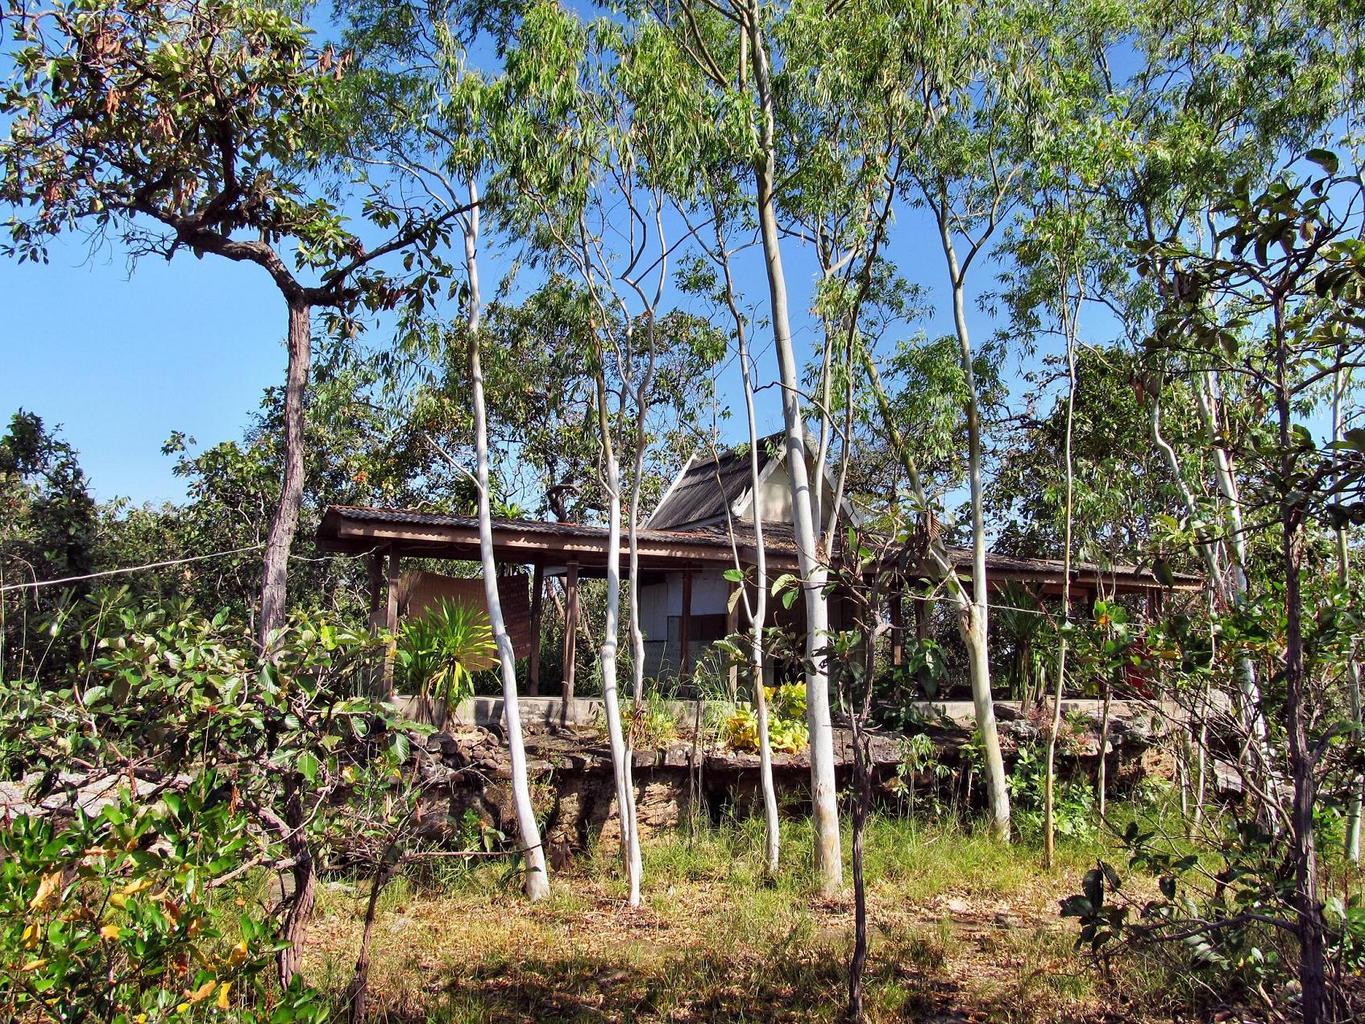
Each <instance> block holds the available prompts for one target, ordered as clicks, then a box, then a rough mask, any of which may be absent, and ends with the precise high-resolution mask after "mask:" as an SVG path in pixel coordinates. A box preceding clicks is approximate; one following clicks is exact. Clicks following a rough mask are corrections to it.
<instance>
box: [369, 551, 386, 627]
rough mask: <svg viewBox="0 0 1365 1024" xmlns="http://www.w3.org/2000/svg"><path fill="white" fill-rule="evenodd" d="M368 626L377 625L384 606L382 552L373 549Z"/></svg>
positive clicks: (371, 555)
mask: <svg viewBox="0 0 1365 1024" xmlns="http://www.w3.org/2000/svg"><path fill="white" fill-rule="evenodd" d="M369 563H370V592H369V599H370V607H369V616H370V625H371V626H375V625H378V617H379V610H380V609H381V608H382V607H383V604H384V552H383V551H381V550H379V549H378V548H375V549H374V550H373V551H372V552H370V558H369Z"/></svg>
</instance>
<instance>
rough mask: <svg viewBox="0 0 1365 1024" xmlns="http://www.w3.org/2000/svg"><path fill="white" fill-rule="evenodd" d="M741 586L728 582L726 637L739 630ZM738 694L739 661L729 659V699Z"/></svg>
mask: <svg viewBox="0 0 1365 1024" xmlns="http://www.w3.org/2000/svg"><path fill="white" fill-rule="evenodd" d="M742 586H744V584H743V583H731V584H730V590H729V593H728V594H727V597H728V599H729V600H728V603H727V604H726V607H725V635H726V636H727V637H731V636H734V635H735V634H736V633H738V632H739V605H740V600H741V598H740V594H739V588H740V587H742ZM739 647H740V649H741V650H743V649H744V644H743V643H741V644H740V645H739ZM738 694H739V662H737V661H731V662H730V699H731V700H735V699H736V698H737V697H738Z"/></svg>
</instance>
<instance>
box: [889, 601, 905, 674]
mask: <svg viewBox="0 0 1365 1024" xmlns="http://www.w3.org/2000/svg"><path fill="white" fill-rule="evenodd" d="M890 611H891V666H892V668H900V667H901V666H902V665H904V664H905V610H904V608H903V607H902V601H901V592H900V591H899V590H897V591H896V592H895V593H894V594H892V595H891V609H890Z"/></svg>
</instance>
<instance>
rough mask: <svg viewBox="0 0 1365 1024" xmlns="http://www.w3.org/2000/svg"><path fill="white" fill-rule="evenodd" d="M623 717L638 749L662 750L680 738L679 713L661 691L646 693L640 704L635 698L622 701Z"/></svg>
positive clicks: (631, 739)
mask: <svg viewBox="0 0 1365 1024" xmlns="http://www.w3.org/2000/svg"><path fill="white" fill-rule="evenodd" d="M621 718H622V720H623V721H624V722H626V723H628V725H627V731H628V732H629V733H630V742H631V745H632V746H633V747H635V748H636V749H637V750H661V749H662V748H664V747H666V746H668V744H669V743H671V742H672V741H673V740H675V739H677V738H678V718H677V713H676V712H675V711H674V710H673V708H672V707H670V706H669V703H668V701H667V700H666V699H665V698H664V697H663V696H662V695H661V694H659V693H646V694H645V698H644V700H642V701H641V702H640V703H639V705H638V706H637V705H636V703H635V701H634V700H626V701H622V702H621Z"/></svg>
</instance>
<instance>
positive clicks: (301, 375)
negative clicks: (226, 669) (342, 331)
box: [257, 298, 313, 653]
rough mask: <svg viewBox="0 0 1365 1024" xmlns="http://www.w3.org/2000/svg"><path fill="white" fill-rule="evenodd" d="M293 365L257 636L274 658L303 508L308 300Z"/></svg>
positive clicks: (292, 346) (292, 322) (299, 304)
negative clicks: (273, 644) (275, 635)
mask: <svg viewBox="0 0 1365 1024" xmlns="http://www.w3.org/2000/svg"><path fill="white" fill-rule="evenodd" d="M287 301H288V304H289V335H288V339H287V346H288V350H289V364H288V369H287V371H286V373H285V382H284V479H283V481H282V482H281V484H280V503H279V505H277V506H276V508H275V517H274V519H272V520H271V521H270V533H269V534H268V535H267V537H266V545H265V567H264V568H265V572H264V576H263V578H262V581H261V617H260V621H259V622H258V623H257V636H258V638H259V643H260V647H261V650H262V652H267V653H268V652H269V650H270V637H271V634H272V633H274V632H276V631H277V630H278V629H279V628H280V627H281V626H283V625H284V616H285V607H286V602H287V600H288V589H287V584H288V577H289V550H290V548H291V547H293V545H294V535H295V534H296V533H297V532H298V528H299V506H300V505H302V504H303V477H304V468H303V449H304V408H303V398H304V392H305V391H306V390H307V387H308V367H309V363H310V362H311V360H312V341H313V338H312V310H311V308H310V307H309V306H308V304H307V303H306V302H304V301H303V299H302V298H290V299H288V300H287Z"/></svg>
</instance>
